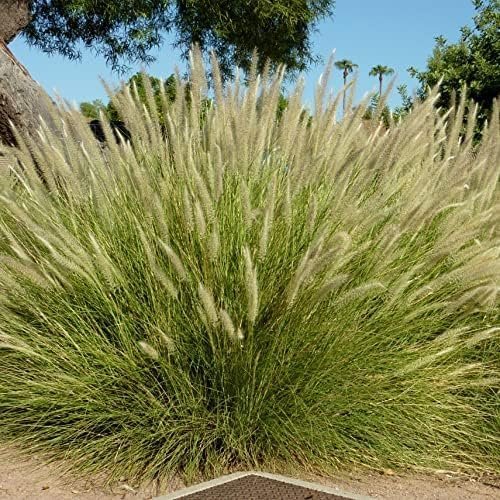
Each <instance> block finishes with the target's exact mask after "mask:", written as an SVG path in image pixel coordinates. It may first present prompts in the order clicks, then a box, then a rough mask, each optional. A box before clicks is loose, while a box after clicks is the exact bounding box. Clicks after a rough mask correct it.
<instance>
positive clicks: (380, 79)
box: [378, 75, 384, 101]
mask: <svg viewBox="0 0 500 500" xmlns="http://www.w3.org/2000/svg"><path fill="white" fill-rule="evenodd" d="M383 78H384V77H383V76H382V75H379V77H378V81H379V83H380V90H379V93H378V98H379V101H380V100H381V99H382V79H383Z"/></svg>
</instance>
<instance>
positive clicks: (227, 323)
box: [219, 308, 237, 339]
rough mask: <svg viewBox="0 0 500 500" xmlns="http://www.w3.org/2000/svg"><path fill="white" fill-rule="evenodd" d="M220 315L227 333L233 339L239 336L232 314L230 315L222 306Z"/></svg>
mask: <svg viewBox="0 0 500 500" xmlns="http://www.w3.org/2000/svg"><path fill="white" fill-rule="evenodd" d="M219 316H220V320H221V323H222V326H223V328H224V330H225V331H226V333H227V334H228V336H229V337H230V338H232V339H235V338H237V337H236V329H235V327H234V324H233V320H232V319H231V316H229V314H228V312H227V311H226V310H225V309H223V308H221V309H220V311H219Z"/></svg>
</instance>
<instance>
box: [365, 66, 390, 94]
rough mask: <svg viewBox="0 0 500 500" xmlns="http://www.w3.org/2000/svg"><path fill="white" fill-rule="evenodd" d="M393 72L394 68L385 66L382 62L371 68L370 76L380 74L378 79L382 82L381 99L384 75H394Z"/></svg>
mask: <svg viewBox="0 0 500 500" xmlns="http://www.w3.org/2000/svg"><path fill="white" fill-rule="evenodd" d="M393 73H394V70H393V69H392V68H390V67H389V66H383V65H382V64H377V65H376V66H373V68H372V69H371V70H370V76H378V81H379V83H380V90H379V99H381V98H382V81H383V79H384V76H388V75H392V74H393Z"/></svg>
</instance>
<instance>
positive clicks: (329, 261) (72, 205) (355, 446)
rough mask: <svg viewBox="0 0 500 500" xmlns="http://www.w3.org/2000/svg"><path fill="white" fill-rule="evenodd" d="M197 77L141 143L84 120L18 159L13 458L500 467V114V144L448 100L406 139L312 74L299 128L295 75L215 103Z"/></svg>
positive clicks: (267, 79)
mask: <svg viewBox="0 0 500 500" xmlns="http://www.w3.org/2000/svg"><path fill="white" fill-rule="evenodd" d="M191 63H192V65H193V68H192V72H191V76H188V78H187V79H184V80H183V79H181V78H180V76H179V75H177V83H176V88H177V92H176V96H175V100H174V102H172V103H170V104H168V105H167V103H166V102H165V101H164V102H163V103H162V109H161V113H157V112H154V110H155V107H154V106H156V104H157V103H156V99H153V98H152V96H153V94H152V93H150V90H148V89H146V92H147V94H148V95H147V97H146V102H147V104H146V106H144V105H143V103H142V102H141V101H140V99H138V97H139V96H138V95H137V92H136V90H134V89H133V88H130V87H124V88H123V89H122V91H120V92H118V94H117V95H116V96H115V98H113V103H114V105H115V106H116V108H117V111H118V113H119V115H120V117H121V119H123V121H124V122H125V125H126V127H127V130H129V131H130V133H131V138H130V140H127V141H122V142H116V141H115V140H114V136H113V132H112V130H111V127H110V125H109V123H108V122H107V119H106V118H105V117H103V118H102V121H103V129H104V132H105V136H106V138H107V141H106V143H105V144H98V143H97V141H96V140H95V138H94V137H93V134H92V132H91V131H90V129H89V127H88V125H87V123H86V121H85V119H84V118H83V117H82V116H81V115H80V114H79V113H78V111H77V110H74V109H70V108H69V107H68V106H67V105H62V106H61V107H60V108H59V109H58V110H57V109H56V111H55V112H54V116H53V117H52V121H53V122H54V124H56V125H57V126H56V128H54V129H53V128H51V127H48V126H46V125H44V126H43V127H42V129H41V130H40V131H39V133H36V131H33V134H32V136H31V137H19V138H18V139H19V140H18V141H17V142H18V148H15V149H14V148H12V149H9V151H8V153H7V154H8V158H9V160H8V163H9V169H10V172H11V174H8V175H9V177H12V179H11V180H12V182H10V180H9V182H5V183H4V182H2V185H1V188H0V190H1V194H0V362H1V365H2V369H1V370H0V407H1V408H2V410H1V411H0V441H1V442H2V443H5V442H9V441H11V442H12V441H13V442H15V443H16V445H17V446H25V447H26V449H37V450H40V451H49V452H50V453H51V456H53V457H54V458H58V457H63V458H65V459H66V460H69V462H70V464H71V465H73V466H74V467H75V468H77V469H79V470H87V471H95V472H103V471H109V470H110V465H109V464H111V474H112V475H114V476H115V477H116V478H119V477H120V476H121V475H123V474H126V475H127V477H131V478H133V477H136V478H141V479H154V478H160V477H165V476H169V475H176V474H180V475H182V476H183V477H184V479H186V480H188V479H189V474H191V477H193V476H196V477H198V476H199V475H200V474H201V475H204V476H212V475H217V474H218V472H219V471H221V470H228V469H231V468H233V467H235V468H237V469H240V468H248V467H256V466H258V467H259V468H266V467H269V466H270V465H273V464H274V465H275V464H276V462H282V463H283V465H284V466H286V467H289V466H292V467H294V468H296V469H300V468H301V467H305V468H308V469H310V470H315V471H316V472H318V473H320V474H331V473H332V471H333V470H334V469H336V468H338V467H342V468H348V467H350V466H351V465H352V464H356V465H357V466H359V465H361V466H364V467H368V468H372V469H376V470H380V469H381V468H388V467H390V468H393V469H395V470H396V469H397V470H408V469H413V470H422V469H425V470H439V469H441V470H443V469H446V470H451V471H460V472H467V473H471V474H478V473H481V474H483V473H498V472H499V467H498V464H499V463H500V455H499V450H500V439H499V437H498V418H497V414H498V410H497V408H498V381H499V380H500V365H499V363H498V352H499V350H500V339H499V335H498V334H499V331H498V328H500V316H499V311H500V294H499V287H500V250H499V249H500V210H499V208H500V190H499V188H500V183H499V180H500V179H499V175H500V161H498V159H499V155H500V147H499V141H498V136H499V123H498V122H499V120H498V117H499V108H498V103H495V105H494V106H493V111H492V117H491V120H490V121H489V122H488V124H487V126H486V127H485V130H484V132H483V134H482V138H481V140H480V142H476V141H474V140H472V139H473V138H474V137H473V131H472V129H471V128H470V127H469V126H467V127H466V128H463V127H462V121H461V117H462V116H464V106H465V104H464V102H461V103H457V109H456V110H454V111H451V112H445V111H443V110H437V109H436V108H435V104H436V100H437V98H438V89H433V90H432V91H431V92H430V96H429V99H427V100H424V101H422V102H419V103H416V104H415V106H414V109H413V110H412V112H411V113H410V114H408V116H407V117H406V118H404V119H402V120H401V121H399V122H398V123H390V124H389V127H388V128H385V127H381V126H380V127H379V124H378V123H371V122H368V121H366V120H365V119H364V118H363V116H364V114H365V111H366V106H367V103H368V101H367V100H363V101H362V102H361V104H360V105H359V106H356V107H355V108H353V110H352V112H350V113H349V114H347V115H346V117H345V118H344V119H343V120H341V121H337V120H336V113H337V109H338V106H339V102H341V97H342V96H341V95H340V101H339V95H337V96H335V97H333V96H329V95H328V91H329V89H328V88H327V83H326V78H325V79H323V80H322V82H321V85H322V87H321V88H319V89H318V92H317V100H316V108H315V110H312V111H309V110H306V109H305V107H304V105H303V102H302V92H303V87H304V84H303V82H299V83H298V84H297V87H296V88H295V89H292V90H291V91H290V95H289V104H288V106H287V108H286V110H285V111H284V112H283V113H282V114H281V115H280V116H279V117H278V116H277V113H276V111H277V106H278V102H279V95H280V88H281V82H282V78H283V69H282V68H280V69H279V70H278V71H276V72H273V71H272V70H271V67H270V65H269V64H268V65H267V66H266V68H265V70H264V71H263V74H261V75H259V74H258V72H257V70H256V68H258V67H259V66H258V64H257V61H256V60H254V62H253V63H252V68H253V69H251V72H250V75H249V78H248V84H247V85H244V84H243V81H242V80H241V75H240V81H238V82H228V83H225V84H223V83H222V81H221V80H220V76H218V68H217V63H216V61H215V60H213V68H212V75H213V78H214V85H215V88H214V94H215V103H214V104H213V105H212V106H206V101H207V97H208V96H207V94H206V92H207V91H206V81H205V77H204V69H203V67H202V60H201V57H200V56H199V54H198V53H197V52H193V54H192V58H191ZM146 85H147V83H146ZM349 92H350V94H349V98H350V99H352V97H353V93H352V88H350V89H349ZM367 99H368V100H369V96H368V97H367ZM162 100H164V97H162ZM469 113H470V116H471V120H473V117H474V116H475V115H476V114H477V110H476V108H475V107H474V106H470V105H469ZM160 120H161V123H160ZM159 131H161V136H160V132H159ZM18 135H19V134H18ZM16 137H17V136H16ZM4 149H5V148H3V147H2V151H4ZM0 175H1V174H0ZM160 241H161V242H162V243H160ZM257 268H258V273H257ZM198 284H201V285H198ZM221 347H228V348H221ZM155 359H156V361H155ZM145 395H146V397H145ZM83 407H85V411H84V412H82V411H81V409H82V408H83ZM20 408H22V412H20ZM62 413H64V415H65V419H64V421H61V418H60V416H61V414H62ZM68 422H69V423H70V424H68ZM144 450H147V453H144ZM290 457H293V460H291V459H290ZM332 457H333V458H332ZM298 464H301V465H298Z"/></svg>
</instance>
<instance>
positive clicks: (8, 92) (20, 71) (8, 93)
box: [0, 0, 51, 145]
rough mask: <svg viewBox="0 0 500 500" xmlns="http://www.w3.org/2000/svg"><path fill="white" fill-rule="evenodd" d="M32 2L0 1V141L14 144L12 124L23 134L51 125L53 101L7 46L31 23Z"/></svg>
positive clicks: (21, 0) (25, 0) (19, 0)
mask: <svg viewBox="0 0 500 500" xmlns="http://www.w3.org/2000/svg"><path fill="white" fill-rule="evenodd" d="M29 4H30V2H29V0H0V142H3V143H5V144H10V145H15V142H16V141H15V138H14V135H13V132H12V129H11V126H10V124H9V122H12V123H13V124H14V125H15V127H16V128H17V129H18V130H19V131H20V132H21V133H29V132H33V131H34V130H36V128H37V127H38V125H39V123H40V116H41V117H42V118H44V119H45V120H46V121H47V123H50V114H49V106H51V101H50V98H49V97H48V95H47V93H46V92H45V91H44V90H43V88H42V87H41V86H40V85H39V84H38V83H37V82H35V80H33V78H32V77H31V76H30V74H29V73H28V71H27V70H26V68H25V67H24V66H23V65H22V64H21V63H20V62H19V61H18V60H17V59H16V57H15V56H14V55H13V54H12V52H11V51H10V50H9V48H8V47H7V44H8V43H9V42H11V41H12V40H13V39H14V38H15V37H16V35H17V34H18V33H20V32H21V31H22V30H23V28H24V27H25V26H26V25H27V24H28V23H29V21H30V19H31V14H30V10H29Z"/></svg>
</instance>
